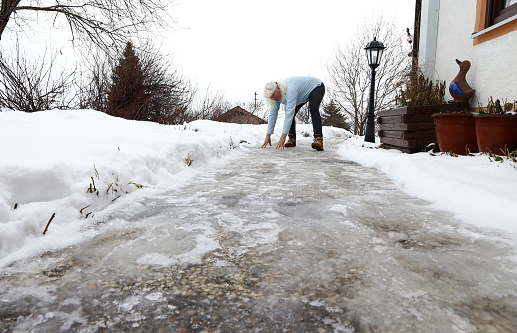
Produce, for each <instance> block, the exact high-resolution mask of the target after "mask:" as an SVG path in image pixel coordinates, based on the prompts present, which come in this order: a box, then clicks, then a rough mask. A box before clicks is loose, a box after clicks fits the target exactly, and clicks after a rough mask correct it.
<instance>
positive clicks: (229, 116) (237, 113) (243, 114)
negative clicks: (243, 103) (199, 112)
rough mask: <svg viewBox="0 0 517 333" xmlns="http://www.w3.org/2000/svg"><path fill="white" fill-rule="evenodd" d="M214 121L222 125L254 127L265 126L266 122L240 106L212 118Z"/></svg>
mask: <svg viewBox="0 0 517 333" xmlns="http://www.w3.org/2000/svg"><path fill="white" fill-rule="evenodd" d="M214 120H215V121H220V122H223V123H237V124H254V125H258V124H267V121H265V120H264V119H262V118H259V117H257V116H255V115H254V114H252V113H250V112H248V111H246V110H244V109H243V108H241V107H240V106H236V107H234V108H233V109H230V110H228V111H226V112H225V113H223V114H222V115H220V116H219V117H216V118H214Z"/></svg>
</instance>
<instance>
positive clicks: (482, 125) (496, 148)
mask: <svg viewBox="0 0 517 333" xmlns="http://www.w3.org/2000/svg"><path fill="white" fill-rule="evenodd" d="M474 119H475V121H476V136H477V142H478V148H479V151H480V152H492V153H494V154H497V155H503V154H504V153H503V151H504V152H506V150H508V151H510V152H512V151H514V150H516V149H517V115H511V114H492V113H487V114H476V115H474Z"/></svg>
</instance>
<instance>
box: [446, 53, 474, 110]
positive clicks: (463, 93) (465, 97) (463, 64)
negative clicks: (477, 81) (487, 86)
mask: <svg viewBox="0 0 517 333" xmlns="http://www.w3.org/2000/svg"><path fill="white" fill-rule="evenodd" d="M456 63H457V64H458V65H460V72H459V73H458V75H456V77H455V78H454V80H452V83H451V85H450V86H449V92H450V93H451V96H452V97H453V98H454V101H455V102H458V103H462V102H465V103H468V102H469V100H470V98H471V97H472V96H473V95H474V94H475V93H476V90H474V89H472V88H471V87H470V86H469V84H468V83H467V80H466V78H465V77H466V76H467V72H468V71H469V69H470V61H468V60H464V61H459V60H458V59H456Z"/></svg>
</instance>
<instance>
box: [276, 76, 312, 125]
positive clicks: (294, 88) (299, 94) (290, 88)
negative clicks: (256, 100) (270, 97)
mask: <svg viewBox="0 0 517 333" xmlns="http://www.w3.org/2000/svg"><path fill="white" fill-rule="evenodd" d="M285 85H286V92H285V95H286V96H282V99H281V100H280V101H278V102H277V101H273V102H275V107H273V108H272V109H271V110H269V120H268V123H267V134H273V131H274V129H275V124H276V118H277V117H278V110H279V109H280V104H284V105H285V119H284V128H283V130H282V134H289V129H290V128H291V123H292V122H293V118H294V111H295V109H296V106H298V105H300V104H303V103H305V102H307V101H308V100H309V95H310V93H311V92H312V91H313V90H314V89H315V88H317V87H319V86H320V85H321V80H320V79H318V78H315V77H312V76H291V77H288V78H286V79H285Z"/></svg>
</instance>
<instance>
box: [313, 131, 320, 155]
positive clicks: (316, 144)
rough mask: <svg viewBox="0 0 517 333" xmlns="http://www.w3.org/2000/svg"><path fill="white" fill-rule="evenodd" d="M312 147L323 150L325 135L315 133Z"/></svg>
mask: <svg viewBox="0 0 517 333" xmlns="http://www.w3.org/2000/svg"><path fill="white" fill-rule="evenodd" d="M312 148H313V149H316V150H317V151H322V150H323V135H321V134H314V141H313V142H312Z"/></svg>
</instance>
